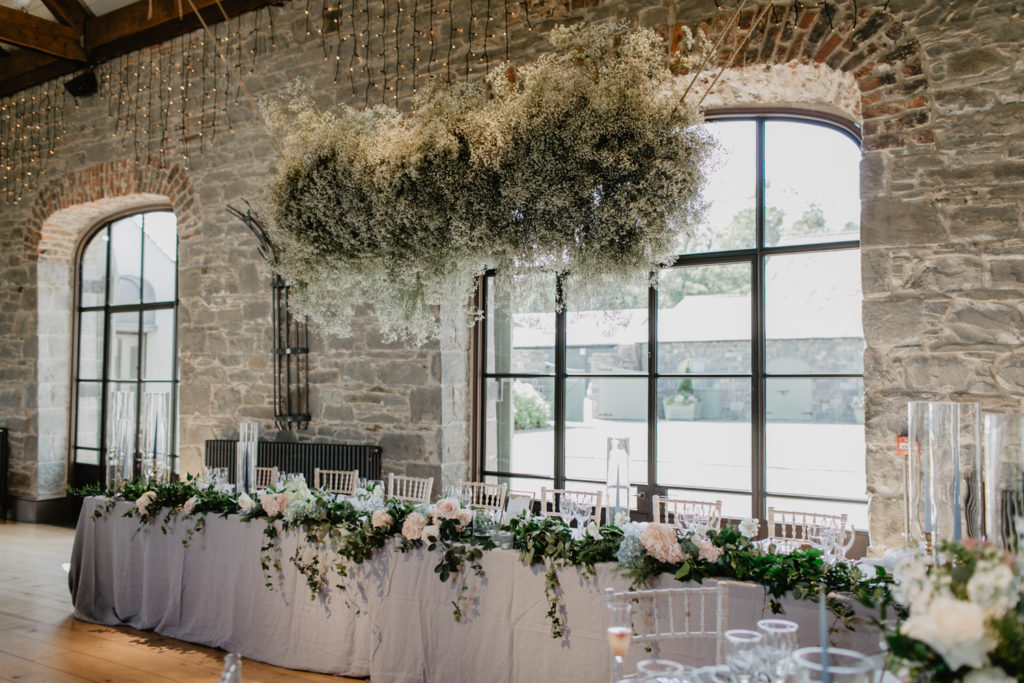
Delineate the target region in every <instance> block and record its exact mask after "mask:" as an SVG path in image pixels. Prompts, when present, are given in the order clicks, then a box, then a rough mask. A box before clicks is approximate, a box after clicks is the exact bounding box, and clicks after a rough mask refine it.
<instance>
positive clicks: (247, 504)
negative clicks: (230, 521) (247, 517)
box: [238, 493, 256, 512]
mask: <svg viewBox="0 0 1024 683" xmlns="http://www.w3.org/2000/svg"><path fill="white" fill-rule="evenodd" d="M255 505H256V503H255V502H253V499H252V498H250V497H249V494H248V493H243V494H242V495H240V496H238V509H239V510H241V511H242V512H249V510H252V509H253V507H254V506H255Z"/></svg>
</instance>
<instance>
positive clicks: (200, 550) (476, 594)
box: [69, 498, 879, 683]
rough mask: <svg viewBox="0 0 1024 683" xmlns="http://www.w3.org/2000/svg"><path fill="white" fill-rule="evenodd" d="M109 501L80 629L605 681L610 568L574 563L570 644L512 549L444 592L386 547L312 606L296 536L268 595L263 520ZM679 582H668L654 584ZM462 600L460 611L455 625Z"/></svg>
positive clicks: (380, 665) (400, 671)
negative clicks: (165, 511)
mask: <svg viewBox="0 0 1024 683" xmlns="http://www.w3.org/2000/svg"><path fill="white" fill-rule="evenodd" d="M106 505H107V501H105V500H102V499H96V498H86V499H85V501H84V504H83V506H82V513H81V516H80V517H79V520H78V527H77V530H76V533H75V544H74V550H73V552H72V558H71V571H70V576H69V585H70V588H71V596H72V601H73V603H74V606H75V612H74V615H75V617H76V618H78V619H82V620H85V621H90V622H95V623H100V624H105V625H127V626H131V627H133V628H137V629H142V630H154V631H156V632H158V633H160V634H162V635H165V636H170V637H172V638H177V639H179V640H185V641H189V642H192V643H199V644H202V645H208V646H212V647H217V648H222V649H224V650H227V651H231V652H239V653H241V654H242V655H244V656H245V657H248V658H251V659H255V660H259V661H264V662H268V663H270V664H274V665H277V666H282V667H288V668H293V669H304V670H308V671H317V672H322V673H330V674H342V675H346V676H356V677H369V678H371V679H372V680H373V681H374V683H392V682H394V683H413V682H424V681H445V682H446V683H457V682H459V681H466V682H467V683H469V682H473V683H479V682H483V681H488V682H489V681H521V682H524V683H526V682H529V683H537V682H538V681H555V680H559V679H562V680H567V681H595V682H598V681H607V680H609V679H610V677H611V673H610V667H611V665H610V653H609V649H608V644H607V639H606V635H605V626H606V614H605V612H606V608H605V605H604V600H603V595H602V591H603V589H604V588H606V587H613V588H615V589H616V590H625V589H627V588H628V586H629V579H628V578H626V577H624V576H621V575H619V573H618V571H617V565H615V564H612V563H608V564H601V565H598V566H597V567H596V575H594V576H588V575H586V574H585V572H583V571H582V570H581V569H580V568H578V567H572V568H566V569H562V570H560V575H559V578H560V582H561V590H562V591H563V593H564V595H563V608H562V609H563V610H564V614H563V616H564V621H565V633H564V635H563V636H562V637H561V638H553V637H552V634H551V625H550V622H549V621H548V618H547V616H546V613H547V610H548V602H547V600H546V598H545V595H544V567H543V565H535V566H532V567H531V566H526V565H524V564H523V563H522V562H521V561H520V560H519V558H518V553H516V552H515V551H512V550H501V549H496V550H492V551H489V552H485V553H484V555H483V558H482V559H481V561H480V563H481V565H482V568H483V575H482V576H477V575H476V574H475V573H473V572H469V571H466V572H464V575H460V576H458V577H455V578H453V579H451V580H449V581H448V582H446V583H442V582H440V581H439V580H438V576H437V574H436V573H435V571H434V566H435V564H436V563H437V558H436V553H431V552H428V551H427V550H426V549H424V548H421V549H418V550H412V551H410V552H407V553H399V552H397V551H396V548H397V544H394V543H392V544H391V545H389V546H386V547H384V548H382V549H381V550H379V551H378V552H377V553H376V554H375V555H374V556H373V558H371V559H370V560H367V561H365V562H363V563H361V564H357V565H350V566H349V567H348V570H347V576H346V577H345V578H340V577H338V576H332V577H331V581H330V585H331V586H332V588H331V590H330V591H329V592H328V593H327V594H326V595H323V594H321V596H320V597H319V598H317V599H315V600H314V599H311V597H310V595H311V593H310V589H309V588H308V587H307V584H306V579H305V577H303V576H302V574H300V573H299V572H298V571H297V570H296V569H295V567H293V566H292V564H291V563H290V562H289V561H288V558H290V557H291V556H292V554H293V553H294V552H295V550H296V548H297V547H298V546H299V544H300V543H303V542H304V539H303V538H302V537H301V535H300V534H299V533H292V532H289V533H284V534H282V536H281V539H280V543H281V554H280V557H281V570H280V571H277V570H273V571H272V575H271V580H270V583H271V586H270V587H267V586H266V585H265V583H266V579H265V577H264V572H263V569H262V568H261V564H260V560H261V556H263V553H262V552H261V545H262V544H263V542H264V539H265V537H264V534H263V531H264V528H265V524H266V522H265V521H264V520H262V519H260V520H254V521H252V522H250V523H246V522H243V521H241V519H240V518H239V517H238V516H236V515H228V516H227V517H219V516H215V515H212V514H211V515H208V516H207V519H206V523H205V527H204V528H202V529H200V530H198V531H196V532H195V533H194V534H193V535H191V538H188V536H189V531H190V530H191V528H192V527H191V525H190V524H188V523H186V522H185V521H184V520H181V519H179V518H177V517H174V518H172V519H171V520H170V521H169V522H168V523H167V525H166V527H165V528H164V530H163V531H162V530H161V524H160V520H156V521H153V522H150V523H147V524H145V525H144V526H142V527H141V528H140V522H139V519H138V518H137V517H123V516H122V515H123V514H124V513H125V512H126V511H128V510H130V509H132V507H133V506H131V504H129V503H124V502H118V503H116V504H115V505H114V506H113V508H112V509H110V510H109V511H108V512H106V513H105V514H103V515H102V516H99V517H96V516H94V515H93V513H94V511H96V510H97V507H98V506H103V508H105V507H106ZM164 531H165V532H166V533H164ZM183 540H185V541H187V542H188V547H185V545H184V544H183ZM337 584H342V585H343V586H344V590H342V589H340V588H339V587H337ZM463 585H465V586H466V589H465V592H464V595H465V599H464V600H462V601H460V600H458V598H459V595H460V593H462V586H463ZM681 585H686V584H681V583H680V582H678V581H676V580H674V579H673V577H671V576H670V575H664V576H661V577H658V578H657V579H656V580H655V581H654V582H653V585H652V587H662V588H664V587H672V586H681ZM782 602H783V606H784V610H785V617H786V618H788V619H792V620H794V621H796V622H798V623H799V624H800V626H801V628H800V644H801V646H809V645H814V644H816V642H815V641H816V639H817V637H818V623H819V622H818V610H817V606H816V605H815V604H814V603H811V602H806V601H800V600H795V599H793V598H792V597H789V596H787V597H786V598H784V599H783V601H782ZM455 604H461V605H462V612H463V614H462V617H461V619H460V620H458V621H456V619H455V617H454V616H453V609H454V607H453V606H454V605H455ZM769 612H770V610H769V609H768V604H767V601H766V599H765V594H764V590H763V589H762V588H761V587H760V586H757V585H754V584H746V583H737V582H730V583H729V597H728V621H727V625H728V627H729V628H750V627H752V626H753V625H754V623H755V622H756V621H757V620H758V619H760V618H763V617H765V616H769ZM861 621H862V622H863V623H861V624H860V625H858V627H857V630H856V631H854V632H850V631H847V630H845V629H843V628H842V627H840V630H839V631H838V632H836V633H834V634H833V642H834V643H835V644H837V645H840V646H844V647H852V648H854V649H858V650H860V651H862V652H875V651H877V650H878V646H879V642H878V641H879V638H878V634H877V632H876V631H875V630H874V628H872V627H870V626H869V625H868V624H867V622H866V620H861ZM671 645H672V647H671V648H670V647H667V646H666V647H663V648H662V651H661V654H662V655H663V656H668V657H671V658H674V659H677V661H684V662H686V663H691V664H695V665H700V664H708V663H712V662H713V660H714V656H715V647H714V644H713V643H711V642H708V641H690V642H687V643H672V644H671ZM648 656H650V655H649V654H648V653H646V652H645V651H644V648H643V647H639V646H634V647H631V648H630V652H629V654H628V656H627V662H626V665H625V669H624V670H625V671H631V670H633V669H634V665H635V662H636V661H638V660H640V659H644V658H646V657H648Z"/></svg>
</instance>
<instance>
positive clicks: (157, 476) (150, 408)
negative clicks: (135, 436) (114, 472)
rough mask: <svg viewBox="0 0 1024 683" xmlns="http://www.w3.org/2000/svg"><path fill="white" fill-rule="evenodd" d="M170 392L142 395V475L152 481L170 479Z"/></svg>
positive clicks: (164, 481) (140, 448) (162, 481)
mask: <svg viewBox="0 0 1024 683" xmlns="http://www.w3.org/2000/svg"><path fill="white" fill-rule="evenodd" d="M169 407H170V395H169V394H157V393H147V394H143V396H142V415H143V423H142V434H141V437H140V441H141V443H140V444H139V452H140V453H141V454H142V476H143V477H144V478H146V479H149V480H151V481H156V482H160V483H166V482H167V481H169V480H170V476H171V469H170V462H171V458H170V451H171V449H170V440H169V438H168V436H169V434H168V432H169V430H168V415H169V414H170V411H169Z"/></svg>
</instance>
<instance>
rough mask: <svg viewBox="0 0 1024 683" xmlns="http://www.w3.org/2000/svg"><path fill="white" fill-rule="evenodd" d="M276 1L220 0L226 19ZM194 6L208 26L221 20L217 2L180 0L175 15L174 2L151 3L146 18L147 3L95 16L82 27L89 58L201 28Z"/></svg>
mask: <svg viewBox="0 0 1024 683" xmlns="http://www.w3.org/2000/svg"><path fill="white" fill-rule="evenodd" d="M274 2H275V0H220V4H221V6H222V7H223V8H224V12H226V13H227V15H228V16H229V17H236V16H238V15H239V14H243V13H245V12H249V11H251V10H254V9H258V8H260V7H265V6H266V5H270V4H274ZM193 5H194V6H195V8H196V9H197V10H198V11H199V12H200V13H201V14H202V17H203V21H205V22H206V24H207V25H213V24H218V23H220V22H222V21H224V15H223V14H222V13H221V10H220V8H218V7H217V0H191V2H190V0H181V7H182V9H183V10H184V12H183V14H182V15H179V14H178V2H177V0H153V13H152V16H149V2H148V0H138V2H135V3H132V4H131V5H127V6H125V7H122V8H120V9H117V10H114V11H113V12H110V13H109V14H104V15H103V16H100V17H97V18H96V19H94V20H93V21H90V22H87V23H86V25H85V44H86V46H87V47H88V49H89V58H90V59H91V60H93V61H95V62H101V61H104V60H106V59H110V58H111V57H115V56H117V55H122V54H126V53H128V52H132V51H134V50H138V49H139V48H143V47H146V46H148V45H152V44H154V43H159V42H162V41H164V40H168V39H170V38H174V37H177V36H180V35H182V34H184V33H189V32H191V31H194V30H196V29H197V28H201V27H202V24H201V23H200V22H199V19H198V18H197V17H196V13H195V12H194V11H193V9H192V7H193Z"/></svg>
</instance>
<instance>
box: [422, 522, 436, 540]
mask: <svg viewBox="0 0 1024 683" xmlns="http://www.w3.org/2000/svg"><path fill="white" fill-rule="evenodd" d="M431 536H433V537H434V538H440V536H441V527H439V526H437V525H436V524H428V525H426V526H425V527H423V534H422V535H420V539H421V540H423V541H429V540H430V537H431Z"/></svg>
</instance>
